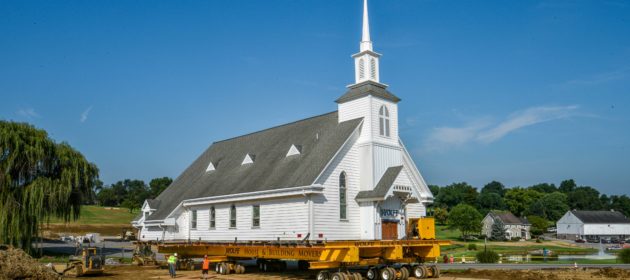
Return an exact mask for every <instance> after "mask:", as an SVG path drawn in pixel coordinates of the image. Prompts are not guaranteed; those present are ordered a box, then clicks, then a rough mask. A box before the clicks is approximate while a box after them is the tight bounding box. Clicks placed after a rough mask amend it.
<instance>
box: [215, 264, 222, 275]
mask: <svg viewBox="0 0 630 280" xmlns="http://www.w3.org/2000/svg"><path fill="white" fill-rule="evenodd" d="M219 265H221V263H215V264H214V272H216V273H219Z"/></svg>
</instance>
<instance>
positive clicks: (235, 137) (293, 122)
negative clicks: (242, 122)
mask: <svg viewBox="0 0 630 280" xmlns="http://www.w3.org/2000/svg"><path fill="white" fill-rule="evenodd" d="M337 112H338V111H337V110H335V111H332V112H328V113H324V114H321V115H316V116H312V117H308V118H305V119H301V120H297V121H292V122H289V123H284V124H280V125H276V126H272V127H269V128H265V129H262V130H258V131H254V132H250V133H247V134H243V135H239V136H234V137H230V138H226V139H223V140H219V141H215V142H212V144H217V143H221V142H226V141H230V140H234V139H237V138H241V137H245V136H250V135H253V134H256V133H261V132H265V131H268V130H272V129H276V128H280V127H283V126H288V125H292V124H296V123H299V122H303V121H307V120H311V119H314V118H319V117H323V116H326V115H330V114H334V113H337Z"/></svg>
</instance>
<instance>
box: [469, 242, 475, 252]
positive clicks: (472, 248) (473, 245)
mask: <svg viewBox="0 0 630 280" xmlns="http://www.w3.org/2000/svg"><path fill="white" fill-rule="evenodd" d="M468 251H477V244H475V243H470V244H468Z"/></svg>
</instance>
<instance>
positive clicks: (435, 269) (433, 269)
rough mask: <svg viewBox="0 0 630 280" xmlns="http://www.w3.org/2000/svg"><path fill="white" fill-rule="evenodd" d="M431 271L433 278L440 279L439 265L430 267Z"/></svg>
mask: <svg viewBox="0 0 630 280" xmlns="http://www.w3.org/2000/svg"><path fill="white" fill-rule="evenodd" d="M429 269H431V274H432V275H431V278H440V269H439V268H438V267H437V265H432V266H429Z"/></svg>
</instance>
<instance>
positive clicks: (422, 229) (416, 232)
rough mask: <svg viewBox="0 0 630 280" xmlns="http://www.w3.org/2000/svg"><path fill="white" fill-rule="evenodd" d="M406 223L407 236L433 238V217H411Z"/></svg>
mask: <svg viewBox="0 0 630 280" xmlns="http://www.w3.org/2000/svg"><path fill="white" fill-rule="evenodd" d="M407 225H408V227H407V236H412V237H413V238H418V239H423V240H432V239H435V219H434V218H433V217H424V218H411V219H409V223H407Z"/></svg>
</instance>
